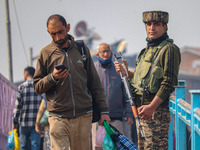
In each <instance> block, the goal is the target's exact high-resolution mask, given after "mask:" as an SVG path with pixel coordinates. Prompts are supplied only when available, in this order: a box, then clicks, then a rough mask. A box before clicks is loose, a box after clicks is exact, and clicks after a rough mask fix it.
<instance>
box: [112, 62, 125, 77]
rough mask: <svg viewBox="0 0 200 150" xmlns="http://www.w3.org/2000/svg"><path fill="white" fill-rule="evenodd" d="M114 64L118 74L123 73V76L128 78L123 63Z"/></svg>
mask: <svg viewBox="0 0 200 150" xmlns="http://www.w3.org/2000/svg"><path fill="white" fill-rule="evenodd" d="M114 64H115V70H116V72H117V73H118V74H119V72H120V71H121V73H122V76H126V72H125V69H124V65H122V64H121V63H119V62H117V61H115V62H114Z"/></svg>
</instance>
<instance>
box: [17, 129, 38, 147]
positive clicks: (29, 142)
mask: <svg viewBox="0 0 200 150" xmlns="http://www.w3.org/2000/svg"><path fill="white" fill-rule="evenodd" d="M19 133H20V146H21V150H29V149H31V150H39V149H40V134H38V133H37V132H36V131H35V127H22V126H20V128H19ZM30 146H31V148H30Z"/></svg>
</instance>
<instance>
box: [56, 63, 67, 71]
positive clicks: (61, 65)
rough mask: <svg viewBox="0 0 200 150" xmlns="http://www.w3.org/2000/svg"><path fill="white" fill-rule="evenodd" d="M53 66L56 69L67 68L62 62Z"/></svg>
mask: <svg viewBox="0 0 200 150" xmlns="http://www.w3.org/2000/svg"><path fill="white" fill-rule="evenodd" d="M55 68H56V69H57V70H59V69H62V71H63V70H65V69H67V67H65V65H64V64H60V65H56V66H55Z"/></svg>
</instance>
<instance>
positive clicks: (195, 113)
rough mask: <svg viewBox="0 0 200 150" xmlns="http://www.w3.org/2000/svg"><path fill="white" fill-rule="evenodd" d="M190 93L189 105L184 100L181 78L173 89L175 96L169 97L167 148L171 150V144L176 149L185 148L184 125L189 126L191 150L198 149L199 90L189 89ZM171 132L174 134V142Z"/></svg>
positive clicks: (199, 142) (199, 138) (199, 132)
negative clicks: (169, 116)
mask: <svg viewBox="0 0 200 150" xmlns="http://www.w3.org/2000/svg"><path fill="white" fill-rule="evenodd" d="M190 93H191V105H190V104H189V103H187V102H186V101H185V81H183V80H181V81H179V85H178V86H177V87H176V89H175V95H176V96H171V97H170V101H169V110H170V113H171V123H170V127H169V141H168V145H169V148H168V149H169V150H173V145H175V147H176V150H187V139H186V125H188V126H190V127H191V150H200V90H190ZM174 115H175V120H174V119H173V118H174ZM174 121H175V122H174ZM174 125H175V132H174V131H173V129H174ZM173 133H175V135H176V140H175V141H176V142H175V143H174V140H173Z"/></svg>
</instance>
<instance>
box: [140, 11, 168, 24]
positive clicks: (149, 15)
mask: <svg viewBox="0 0 200 150" xmlns="http://www.w3.org/2000/svg"><path fill="white" fill-rule="evenodd" d="M142 20H143V22H144V23H147V22H150V21H155V22H163V23H166V24H167V23H168V20H169V15H168V12H164V11H145V12H143V17H142Z"/></svg>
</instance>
